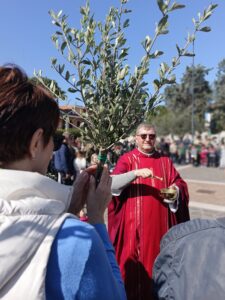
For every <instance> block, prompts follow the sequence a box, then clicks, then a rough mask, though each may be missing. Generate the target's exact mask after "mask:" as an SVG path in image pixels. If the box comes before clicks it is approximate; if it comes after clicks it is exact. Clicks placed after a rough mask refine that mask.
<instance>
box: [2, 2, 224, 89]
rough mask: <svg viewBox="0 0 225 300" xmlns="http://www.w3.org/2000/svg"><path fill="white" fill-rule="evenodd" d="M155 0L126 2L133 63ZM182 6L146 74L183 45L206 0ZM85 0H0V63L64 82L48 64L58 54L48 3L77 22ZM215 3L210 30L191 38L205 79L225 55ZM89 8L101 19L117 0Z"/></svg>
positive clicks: (150, 24)
mask: <svg viewBox="0 0 225 300" xmlns="http://www.w3.org/2000/svg"><path fill="white" fill-rule="evenodd" d="M156 2H157V1H156V0H130V1H129V3H128V5H127V6H128V8H131V9H132V13H131V14H130V20H131V21H130V27H129V29H128V30H127V32H126V37H127V39H128V45H129V46H130V53H129V63H130V64H131V66H132V69H133V68H134V66H135V65H137V64H138V63H139V61H140V60H141V57H142V56H143V54H144V53H143V49H142V46H141V41H143V40H144V38H145V36H146V35H150V36H153V32H154V24H155V23H156V21H158V20H159V18H160V13H159V10H158V8H157V5H156ZM172 2H173V1H172ZM178 2H179V3H182V4H185V5H186V8H185V9H182V10H177V11H175V12H174V13H172V14H171V16H170V19H169V24H170V26H169V29H170V34H169V35H165V36H161V38H160V40H159V41H158V43H157V44H156V47H155V49H158V50H163V51H164V52H165V53H166V55H165V56H164V57H163V58H162V59H158V60H157V61H154V63H153V64H152V67H151V69H150V74H149V75H148V76H147V78H146V80H147V81H149V83H150V84H151V80H152V79H153V78H155V77H156V76H157V68H158V64H159V63H160V62H161V61H165V62H168V63H169V62H170V60H171V58H172V57H173V56H174V55H176V47H175V45H176V43H178V44H179V45H181V46H182V45H183V44H184V43H185V37H186V36H187V32H188V31H189V32H191V30H192V28H193V24H192V17H195V18H196V19H197V13H198V12H202V11H203V9H204V8H206V7H208V5H209V4H210V3H211V1H208V0H180V1H178ZM84 3H85V0H39V1H32V0H1V1H0V40H1V47H0V64H4V63H7V62H9V63H16V64H18V65H20V66H21V67H22V68H23V69H24V70H25V71H26V72H27V73H28V75H29V76H32V74H33V71H34V69H36V70H39V69H41V70H42V71H43V75H45V76H47V77H49V78H52V79H55V80H57V81H58V82H59V85H60V86H61V87H62V88H65V87H66V86H64V83H63V82H61V81H60V79H59V77H58V75H57V74H56V73H55V71H54V70H52V68H51V63H50V58H51V57H54V56H57V50H56V49H55V47H54V45H53V43H52V42H51V35H52V34H53V33H54V31H55V29H56V28H55V26H53V25H52V23H51V18H50V16H49V14H48V11H49V10H50V9H53V10H55V11H59V10H61V9H62V10H63V12H64V13H65V14H67V15H68V16H69V20H70V24H71V26H73V27H78V28H79V20H80V14H79V11H80V6H82V5H84ZM213 3H217V4H219V6H218V7H217V9H216V11H215V13H214V14H213V16H212V17H211V18H210V19H209V20H208V21H207V23H206V25H207V26H210V27H211V28H212V31H211V32H210V33H199V34H198V36H197V40H196V42H195V52H196V57H195V64H202V65H204V66H206V67H208V68H212V71H210V73H209V75H208V77H207V79H208V80H209V81H210V82H213V80H215V74H216V71H217V66H218V63H219V62H220V61H221V60H222V59H224V58H225V35H224V33H223V32H224V27H225V1H224V0H215V2H214V1H213ZM90 4H91V10H92V11H93V12H94V13H95V18H96V19H97V20H103V19H104V17H105V15H106V13H107V11H108V9H109V7H110V6H119V0H90ZM191 63H192V59H190V58H184V60H183V61H182V64H181V65H180V66H179V67H178V69H177V70H176V71H175V74H176V76H177V79H178V82H179V79H180V77H181V76H182V74H183V73H184V70H185V67H186V66H187V65H191Z"/></svg>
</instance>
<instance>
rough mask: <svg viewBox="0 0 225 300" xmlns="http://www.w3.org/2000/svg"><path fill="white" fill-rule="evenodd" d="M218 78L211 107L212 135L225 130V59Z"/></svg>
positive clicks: (221, 63)
mask: <svg viewBox="0 0 225 300" xmlns="http://www.w3.org/2000/svg"><path fill="white" fill-rule="evenodd" d="M216 77H217V78H216V80H215V82H214V99H213V100H214V102H213V103H212V104H211V105H210V111H211V112H212V120H211V132H212V133H217V132H220V131H222V130H225V122H224V120H225V59H223V60H222V61H221V62H219V64H218V72H217V75H216Z"/></svg>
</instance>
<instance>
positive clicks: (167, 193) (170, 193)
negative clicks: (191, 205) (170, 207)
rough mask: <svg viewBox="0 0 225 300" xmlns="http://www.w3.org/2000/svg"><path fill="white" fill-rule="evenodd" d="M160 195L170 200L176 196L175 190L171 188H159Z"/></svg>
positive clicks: (173, 199)
mask: <svg viewBox="0 0 225 300" xmlns="http://www.w3.org/2000/svg"><path fill="white" fill-rule="evenodd" d="M160 196H161V197H162V198H163V199H168V200H171V201H175V200H176V198H177V190H176V189H173V188H164V189H160Z"/></svg>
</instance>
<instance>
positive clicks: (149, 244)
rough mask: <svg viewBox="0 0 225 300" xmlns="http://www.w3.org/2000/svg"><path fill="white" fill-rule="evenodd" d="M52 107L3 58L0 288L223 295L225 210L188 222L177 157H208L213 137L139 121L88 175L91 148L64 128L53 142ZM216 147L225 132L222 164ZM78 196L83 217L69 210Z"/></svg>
mask: <svg viewBox="0 0 225 300" xmlns="http://www.w3.org/2000/svg"><path fill="white" fill-rule="evenodd" d="M59 116H60V114H59V107H58V104H57V102H56V101H55V99H54V97H53V96H52V95H51V94H50V93H49V92H48V91H47V90H45V88H43V87H42V86H41V85H39V84H36V83H34V82H32V81H30V80H29V78H28V77H27V75H26V74H25V72H24V71H22V70H21V69H20V68H19V67H18V66H15V65H5V66H2V67H0V136H1V142H0V264H1V270H0V298H1V299H3V300H14V299H17V300H22V299H30V300H44V299H45V300H48V299H49V300H52V299H54V300H72V299H78V300H96V299H98V300H101V299H102V300H103V299H112V300H119V299H122V300H125V299H128V300H138V299H149V300H153V299H154V300H155V299H175V300H180V299H184V300H186V299H189V300H194V299H198V300H203V299H218V300H222V299H224V293H225V289H224V284H223V283H224V252H225V246H224V245H225V239H224V229H225V218H222V219H219V220H213V221H210V220H192V221H189V219H190V217H189V208H188V203H189V194H188V187H187V184H186V182H185V181H184V180H183V179H182V178H181V176H180V174H179V173H178V171H177V170H176V168H175V166H174V163H181V164H182V163H190V162H192V163H193V164H194V165H196V166H197V165H198V164H196V162H195V161H194V160H193V157H194V153H195V154H196V153H197V154H196V156H195V157H196V160H198V153H199V157H200V158H199V164H201V161H202V162H204V165H206V166H209V167H210V166H216V161H217V160H216V159H213V157H215V155H214V156H213V155H210V154H212V153H214V148H213V147H214V145H213V144H212V143H210V144H209V145H205V146H206V149H204V147H203V145H201V148H200V149H201V151H199V152H198V151H194V147H197V146H199V144H198V145H196V144H195V143H188V144H187V141H185V140H182V141H178V142H174V141H171V142H169V143H168V142H167V140H166V139H165V138H157V130H156V127H155V126H153V125H151V124H148V123H141V124H139V126H138V127H137V128H136V131H135V134H134V136H133V139H131V140H128V141H124V142H121V143H118V144H116V145H115V146H114V148H113V149H112V150H111V151H109V153H108V156H107V161H106V164H107V165H108V168H107V167H106V166H105V167H104V168H103V171H102V175H101V176H100V178H99V182H98V184H96V178H95V173H96V170H97V164H98V153H97V152H95V151H94V149H92V148H88V145H83V144H82V143H81V141H80V139H79V138H76V139H75V138H74V136H72V135H70V134H69V133H68V132H65V133H64V134H62V136H61V137H60V138H58V139H57V141H56V139H55V134H56V130H57V126H58V122H59ZM182 145H184V146H185V147H184V148H185V151H184V150H182V152H183V153H184V157H183V158H182V159H180V160H179V158H180V156H179V155H180V154H179V151H180V150H179V149H181V148H182V147H183V146H182ZM192 148H193V149H192ZM182 149H183V148H182ZM192 150H193V151H192ZM180 152H181V151H180ZM203 152H204V155H203V154H202V155H200V153H203ZM187 153H188V155H187ZM189 153H190V154H189ZM223 154H224V142H223V141H222V142H221V149H220V156H219V158H220V159H219V161H220V165H221V164H222V163H223V160H224V157H223ZM187 158H188V160H187ZM217 164H218V161H217ZM47 172H53V173H52V174H51V175H53V177H54V176H55V177H54V179H56V180H53V179H52V178H49V177H51V176H46V174H47ZM165 190H166V191H167V192H163V191H165ZM168 190H169V191H170V192H171V193H172V197H169V192H168ZM84 207H85V208H86V210H87V216H88V220H87V219H85V221H88V222H83V221H81V220H79V218H78V217H77V216H80V213H81V212H82V210H83V208H84ZM107 208H108V228H107V227H106V224H105V211H106V209H107ZM88 223H89V224H88ZM211 243H213V247H209V245H210V244H211ZM196 249H197V250H198V251H196ZM209 262H210V264H209ZM213 270H214V272H213ZM215 273H216V274H215ZM193 274H195V275H197V276H198V278H197V281H196V282H197V284H196V282H193Z"/></svg>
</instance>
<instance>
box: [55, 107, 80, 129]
mask: <svg viewBox="0 0 225 300" xmlns="http://www.w3.org/2000/svg"><path fill="white" fill-rule="evenodd" d="M59 108H60V122H59V128H60V129H68V128H73V127H80V124H81V122H82V117H81V115H82V113H83V112H85V107H82V106H78V105H64V106H60V107H59Z"/></svg>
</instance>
